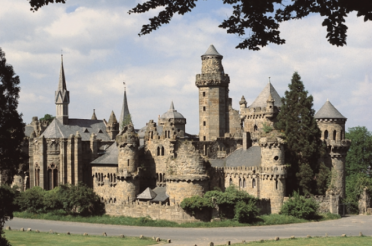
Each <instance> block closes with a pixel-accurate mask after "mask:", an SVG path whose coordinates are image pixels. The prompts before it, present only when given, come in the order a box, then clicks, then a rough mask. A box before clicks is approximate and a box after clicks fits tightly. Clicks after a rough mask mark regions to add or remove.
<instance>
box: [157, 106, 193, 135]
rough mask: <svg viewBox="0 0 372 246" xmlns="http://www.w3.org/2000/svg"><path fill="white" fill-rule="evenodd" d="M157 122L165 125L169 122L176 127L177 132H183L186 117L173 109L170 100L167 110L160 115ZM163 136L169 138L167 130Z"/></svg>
mask: <svg viewBox="0 0 372 246" xmlns="http://www.w3.org/2000/svg"><path fill="white" fill-rule="evenodd" d="M158 123H159V125H160V126H164V125H167V123H170V125H171V126H174V128H176V129H175V130H176V131H177V132H179V131H183V133H185V127H186V118H185V117H183V115H182V114H181V113H179V112H177V110H175V109H174V104H173V101H172V102H171V105H170V108H169V110H168V111H167V112H165V113H164V114H162V115H161V117H160V118H159V122H158ZM165 137H166V138H170V134H168V132H167V133H166V134H165Z"/></svg>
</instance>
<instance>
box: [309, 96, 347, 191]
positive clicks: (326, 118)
mask: <svg viewBox="0 0 372 246" xmlns="http://www.w3.org/2000/svg"><path fill="white" fill-rule="evenodd" d="M314 117H315V120H316V122H317V124H318V127H319V129H320V130H321V132H322V136H321V139H322V140H323V141H324V142H325V143H326V145H327V150H328V153H327V154H328V155H327V156H326V158H325V159H324V162H325V163H324V164H325V165H326V166H328V167H329V168H330V169H331V171H332V179H331V185H330V187H331V188H332V189H333V192H334V193H336V194H337V195H339V196H340V197H343V198H344V197H345V158H346V154H347V151H348V149H349V148H350V143H351V142H350V140H348V139H345V123H346V120H347V118H346V117H344V116H343V115H342V114H341V113H340V112H339V111H338V110H337V109H336V108H335V107H334V106H333V105H332V103H331V102H330V101H329V100H328V99H327V101H326V103H325V104H324V105H323V106H322V107H321V108H320V110H319V111H318V112H317V113H316V114H315V116H314Z"/></svg>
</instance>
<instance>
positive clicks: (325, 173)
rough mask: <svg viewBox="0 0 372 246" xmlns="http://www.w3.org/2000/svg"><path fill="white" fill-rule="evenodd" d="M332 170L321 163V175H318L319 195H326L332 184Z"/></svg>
mask: <svg viewBox="0 0 372 246" xmlns="http://www.w3.org/2000/svg"><path fill="white" fill-rule="evenodd" d="M331 177H332V176H331V170H329V168H328V167H327V166H326V165H325V164H324V163H323V162H321V163H320V165H319V173H318V174H317V175H316V187H317V190H316V191H317V194H322V195H324V194H325V193H326V191H327V189H328V187H329V185H330V184H331Z"/></svg>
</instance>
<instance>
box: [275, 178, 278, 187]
mask: <svg viewBox="0 0 372 246" xmlns="http://www.w3.org/2000/svg"><path fill="white" fill-rule="evenodd" d="M275 189H276V190H277V189H278V180H277V179H276V180H275Z"/></svg>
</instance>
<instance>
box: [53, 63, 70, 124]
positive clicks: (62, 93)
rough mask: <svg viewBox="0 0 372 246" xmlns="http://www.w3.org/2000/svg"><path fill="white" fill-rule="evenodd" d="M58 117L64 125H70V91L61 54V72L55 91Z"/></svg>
mask: <svg viewBox="0 0 372 246" xmlns="http://www.w3.org/2000/svg"><path fill="white" fill-rule="evenodd" d="M55 104H56V110H57V112H56V119H57V120H59V121H60V122H61V123H62V124H63V125H68V105H69V104H70V92H69V91H68V90H67V87H66V79H65V71H64V69H63V56H61V71H60V74H59V82H58V90H57V91H56V93H55Z"/></svg>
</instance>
